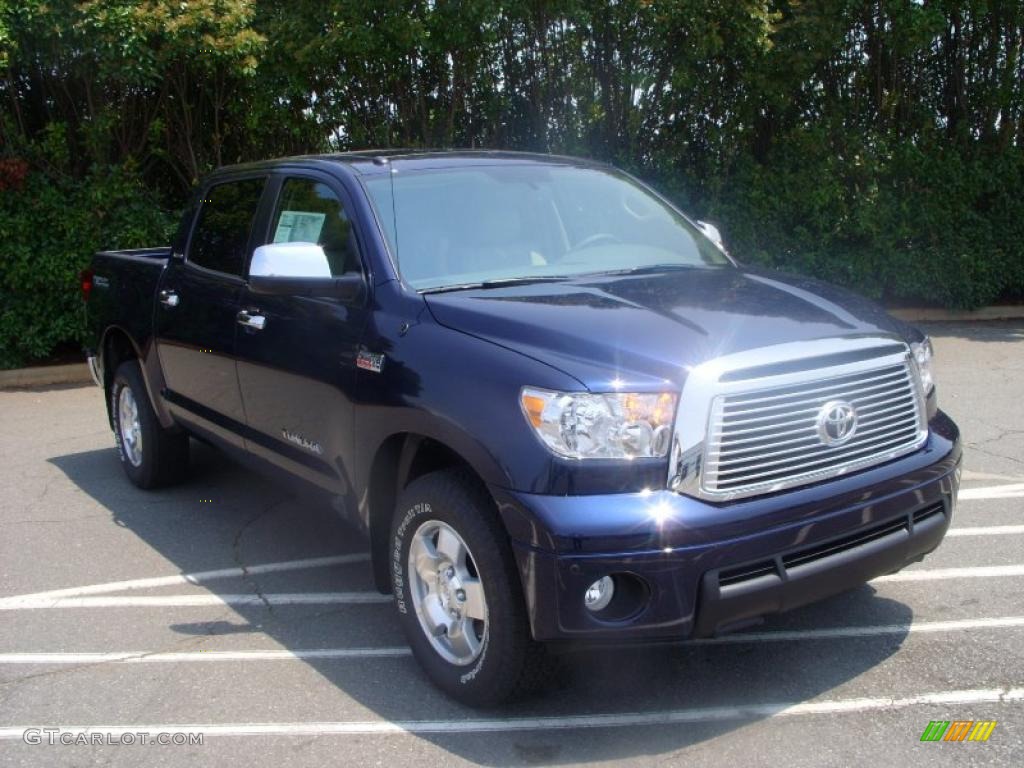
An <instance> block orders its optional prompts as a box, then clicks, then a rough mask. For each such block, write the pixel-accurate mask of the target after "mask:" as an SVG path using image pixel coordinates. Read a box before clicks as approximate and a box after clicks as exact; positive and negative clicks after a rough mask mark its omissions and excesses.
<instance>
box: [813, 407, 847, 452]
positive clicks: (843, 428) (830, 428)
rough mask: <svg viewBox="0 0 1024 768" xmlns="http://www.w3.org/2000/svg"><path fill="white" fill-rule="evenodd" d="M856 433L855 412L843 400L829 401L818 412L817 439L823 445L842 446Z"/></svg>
mask: <svg viewBox="0 0 1024 768" xmlns="http://www.w3.org/2000/svg"><path fill="white" fill-rule="evenodd" d="M856 431H857V411H855V410H854V408H853V406H852V405H850V404H849V403H848V402H846V401H845V400H829V401H828V402H827V403H825V404H824V405H823V406H821V410H819V411H818V439H819V440H821V442H823V443H824V444H825V445H842V444H843V443H845V442H848V441H849V440H850V438H852V437H853V433H854V432H856Z"/></svg>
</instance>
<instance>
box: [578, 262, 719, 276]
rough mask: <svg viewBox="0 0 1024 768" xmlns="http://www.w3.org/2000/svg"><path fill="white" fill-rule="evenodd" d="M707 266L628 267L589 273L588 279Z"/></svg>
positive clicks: (652, 265)
mask: <svg viewBox="0 0 1024 768" xmlns="http://www.w3.org/2000/svg"><path fill="white" fill-rule="evenodd" d="M707 266H708V265H707V264H678V263H674V264H648V265H646V266H643V267H626V268H625V269H609V270H605V271H602V272H589V273H587V276H588V277H602V276H604V275H646V274H651V273H654V272H674V271H677V270H684V269H704V268H705V267H707Z"/></svg>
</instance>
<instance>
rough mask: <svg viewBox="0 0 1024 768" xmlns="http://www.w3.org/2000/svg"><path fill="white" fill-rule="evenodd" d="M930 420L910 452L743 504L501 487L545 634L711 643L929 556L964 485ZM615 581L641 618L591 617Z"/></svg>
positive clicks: (536, 621) (954, 444) (951, 450)
mask: <svg viewBox="0 0 1024 768" xmlns="http://www.w3.org/2000/svg"><path fill="white" fill-rule="evenodd" d="M930 426H931V432H930V434H929V437H928V441H927V443H926V444H925V445H924V447H922V448H921V449H920V450H919V451H917V452H915V453H913V454H911V455H909V456H905V457H903V458H900V459H897V460H895V461H891V462H889V463H887V464H883V465H879V466H877V467H873V468H871V469H868V470H864V471H861V472H857V473H856V474H853V475H850V476H847V477H842V478H835V479H832V480H829V481H827V482H823V483H820V484H817V485H813V486H808V487H805V488H800V489H795V490H792V491H787V492H784V493H778V494H775V495H771V496H762V497H757V498H752V499H746V500H743V501H738V502H733V503H726V504H714V503H710V502H706V501H701V500H698V499H694V498H691V497H688V496H681V495H679V494H675V493H672V492H669V491H655V492H650V493H640V494H636V493H632V494H611V495H596V496H538V495H532V494H521V493H514V492H510V491H504V490H501V489H492V490H493V492H494V494H495V497H496V498H497V500H498V502H499V508H500V510H501V512H502V516H503V518H504V520H505V523H506V526H507V527H508V529H509V531H510V532H511V535H512V538H513V542H514V550H515V553H516V558H517V562H518V565H519V569H520V575H521V577H522V583H523V588H524V593H525V596H526V602H527V606H528V609H529V614H530V620H531V625H532V628H533V633H534V636H535V637H536V639H538V640H572V639H578V640H610V641H622V640H630V639H634V640H645V639H650V640H659V639H681V638H686V637H691V636H694V637H701V636H709V635H713V634H716V633H720V632H724V631H728V630H730V629H735V628H738V627H740V626H743V625H746V624H750V623H753V622H756V621H758V620H759V619H760V618H761V617H763V616H765V615H767V614H771V613H777V612H779V611H784V610H788V609H791V608H795V607H797V606H800V605H804V604H806V603H809V602H813V601H815V600H819V599H821V598H824V597H827V596H829V595H833V594H836V593H838V592H841V591H843V590H846V589H850V588H853V587H856V586H858V585H860V584H863V583H864V582H866V581H868V580H870V579H873V578H876V577H878V576H881V575H883V574H886V573H891V572H893V571H897V570H899V569H900V568H902V567H904V566H905V565H908V564H909V563H912V562H914V561H916V560H920V559H921V558H922V557H923V556H924V555H926V554H927V553H929V552H931V551H932V550H934V549H935V548H936V547H937V546H938V545H939V543H940V542H941V541H942V538H943V536H944V535H945V532H946V530H947V528H948V527H949V523H950V520H951V517H952V514H953V510H954V508H955V503H956V493H957V488H958V484H959V467H960V456H961V448H960V438H959V432H958V430H957V428H956V426H955V425H954V424H953V422H952V421H950V420H949V419H948V418H947V417H946V416H945V415H944V414H942V413H939V414H938V415H936V416H935V417H934V418H933V419H932V422H931V425H930ZM607 574H621V575H623V577H624V578H623V583H624V584H629V585H631V588H630V590H629V594H630V595H631V599H632V600H634V602H635V610H632V611H630V610H627V611H626V612H625V613H621V612H620V613H619V614H617V615H615V616H612V617H607V616H605V617H604V618H598V617H596V616H595V615H593V614H591V613H590V612H589V611H588V610H586V608H585V607H584V604H583V594H584V592H585V591H586V589H587V587H588V586H589V585H590V584H592V583H593V582H594V581H595V580H597V579H599V578H600V577H602V576H604V575H607ZM634 587H638V588H634Z"/></svg>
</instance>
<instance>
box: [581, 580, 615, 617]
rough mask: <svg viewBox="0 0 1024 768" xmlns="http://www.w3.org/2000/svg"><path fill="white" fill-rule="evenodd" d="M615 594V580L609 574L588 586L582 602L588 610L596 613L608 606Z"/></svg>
mask: <svg viewBox="0 0 1024 768" xmlns="http://www.w3.org/2000/svg"><path fill="white" fill-rule="evenodd" d="M614 595H615V582H614V581H612V577H611V576H602V577H601V578H600V579H598V580H597V581H595V582H594V583H593V584H591V585H590V586H589V587H587V591H586V592H585V593H584V595H583V604H584V605H585V606H587V610H588V611H593V612H594V613H597V612H598V611H603V610H604V609H605V608H607V607H608V603H610V602H611V601H612V597H613V596H614Z"/></svg>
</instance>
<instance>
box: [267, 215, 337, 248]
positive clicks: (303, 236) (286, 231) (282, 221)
mask: <svg viewBox="0 0 1024 768" xmlns="http://www.w3.org/2000/svg"><path fill="white" fill-rule="evenodd" d="M325 218H327V216H326V214H323V213H315V212H313V211H281V215H280V216H279V217H278V219H277V231H275V232H274V242H275V243H317V242H319V241H320V230H322V229H323V228H324V219H325Z"/></svg>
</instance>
